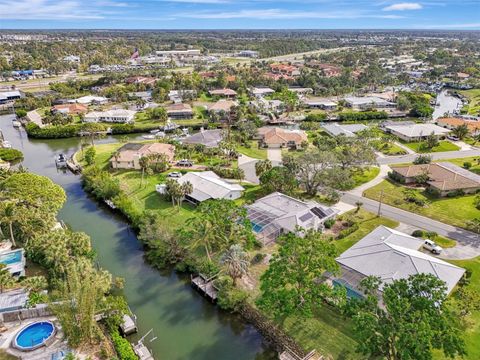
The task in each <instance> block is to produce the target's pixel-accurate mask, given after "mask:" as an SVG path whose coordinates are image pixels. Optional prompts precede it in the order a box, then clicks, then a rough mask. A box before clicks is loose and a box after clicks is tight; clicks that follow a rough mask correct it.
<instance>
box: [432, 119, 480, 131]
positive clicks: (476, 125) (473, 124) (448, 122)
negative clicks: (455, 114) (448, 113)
mask: <svg viewBox="0 0 480 360" xmlns="http://www.w3.org/2000/svg"><path fill="white" fill-rule="evenodd" d="M436 122H437V125H438V126H442V127H444V128H446V129H449V130H453V129H455V128H456V127H459V126H462V125H466V126H467V128H468V132H469V133H470V134H471V135H478V134H480V121H469V120H464V119H461V118H439V119H437V120H436Z"/></svg>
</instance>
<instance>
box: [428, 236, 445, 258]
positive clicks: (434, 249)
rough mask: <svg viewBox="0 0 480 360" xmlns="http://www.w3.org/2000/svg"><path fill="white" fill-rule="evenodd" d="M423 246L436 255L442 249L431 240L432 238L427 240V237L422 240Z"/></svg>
mask: <svg viewBox="0 0 480 360" xmlns="http://www.w3.org/2000/svg"><path fill="white" fill-rule="evenodd" d="M423 248H424V249H427V250H428V251H430V252H431V253H433V254H436V255H439V254H440V253H441V252H442V250H443V249H442V248H441V247H440V246H438V245H437V244H436V243H435V241H432V240H429V239H427V240H425V241H424V242H423Z"/></svg>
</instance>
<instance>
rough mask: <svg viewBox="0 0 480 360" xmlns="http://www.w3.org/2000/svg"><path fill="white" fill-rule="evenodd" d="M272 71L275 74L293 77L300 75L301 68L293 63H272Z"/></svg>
mask: <svg viewBox="0 0 480 360" xmlns="http://www.w3.org/2000/svg"><path fill="white" fill-rule="evenodd" d="M270 71H271V72H272V73H273V74H279V75H287V76H292V77H295V76H299V75H300V69H299V68H298V67H296V66H293V65H285V64H270Z"/></svg>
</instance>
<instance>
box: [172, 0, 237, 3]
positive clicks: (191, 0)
mask: <svg viewBox="0 0 480 360" xmlns="http://www.w3.org/2000/svg"><path fill="white" fill-rule="evenodd" d="M165 2H173V3H187V4H226V3H229V2H230V1H228V0H165Z"/></svg>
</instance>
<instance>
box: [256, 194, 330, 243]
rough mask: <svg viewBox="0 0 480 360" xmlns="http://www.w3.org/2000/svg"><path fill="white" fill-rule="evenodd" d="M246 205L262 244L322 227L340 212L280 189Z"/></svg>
mask: <svg viewBox="0 0 480 360" xmlns="http://www.w3.org/2000/svg"><path fill="white" fill-rule="evenodd" d="M246 208H247V216H248V219H249V220H250V222H251V223H252V229H253V231H254V232H255V234H256V236H257V238H258V239H259V240H260V241H261V242H262V243H263V244H269V243H271V242H273V241H275V240H276V239H277V238H278V236H280V235H281V234H285V233H289V232H293V233H298V234H299V235H302V232H301V231H299V229H303V230H310V229H312V230H323V229H324V223H325V221H327V220H329V219H333V218H335V216H336V215H337V213H338V212H337V210H335V209H333V208H329V207H326V206H323V205H320V204H318V203H316V202H314V201H308V202H307V201H302V200H299V199H295V198H293V197H291V196H288V195H285V194H282V193H279V192H275V193H272V194H270V195H267V196H265V197H263V198H261V199H258V200H257V201H255V202H254V203H253V204H251V205H248V206H247V207H246Z"/></svg>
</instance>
